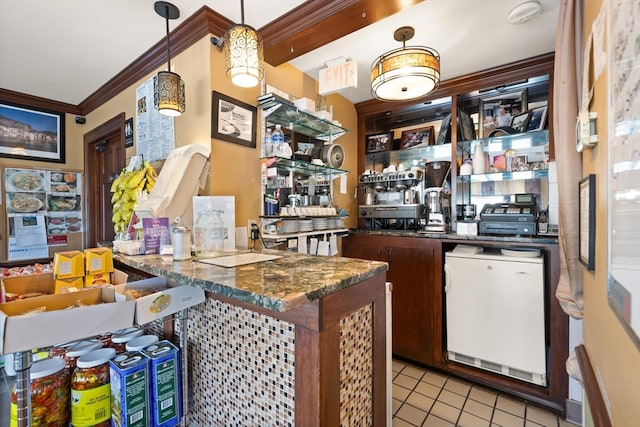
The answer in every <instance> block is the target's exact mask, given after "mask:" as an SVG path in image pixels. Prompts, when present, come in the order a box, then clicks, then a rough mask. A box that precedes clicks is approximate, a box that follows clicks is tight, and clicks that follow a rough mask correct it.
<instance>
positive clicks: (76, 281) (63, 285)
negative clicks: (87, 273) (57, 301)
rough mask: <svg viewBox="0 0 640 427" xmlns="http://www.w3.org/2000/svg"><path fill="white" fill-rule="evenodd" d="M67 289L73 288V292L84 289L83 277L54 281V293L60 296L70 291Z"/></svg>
mask: <svg viewBox="0 0 640 427" xmlns="http://www.w3.org/2000/svg"><path fill="white" fill-rule="evenodd" d="M69 288H75V289H73V290H79V289H82V288H84V277H70V278H68V279H56V282H55V285H54V293H56V294H60V293H62V292H66V291H68V290H70V289H69Z"/></svg>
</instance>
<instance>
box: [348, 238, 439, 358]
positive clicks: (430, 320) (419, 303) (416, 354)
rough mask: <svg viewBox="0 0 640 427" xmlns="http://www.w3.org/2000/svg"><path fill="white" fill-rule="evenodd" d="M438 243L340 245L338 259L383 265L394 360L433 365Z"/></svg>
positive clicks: (380, 240)
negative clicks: (389, 292)
mask: <svg viewBox="0 0 640 427" xmlns="http://www.w3.org/2000/svg"><path fill="white" fill-rule="evenodd" d="M439 246H440V245H439V242H438V241H433V240H430V239H423V238H416V237H394V236H382V235H364V234H352V235H349V236H348V237H346V238H344V239H343V246H342V251H343V255H344V256H347V257H351V258H362V259H369V260H375V261H385V262H387V263H388V264H389V271H388V272H387V280H388V281H389V282H391V283H392V284H393V292H392V322H393V323H392V351H393V354H394V355H395V356H398V357H401V358H406V359H409V360H412V361H416V362H420V363H424V364H426V365H433V364H434V354H435V352H436V351H439V349H440V345H438V342H439V341H438V340H439V339H440V337H441V335H440V333H439V332H438V333H436V330H438V331H439V330H441V323H440V321H436V319H439V318H440V317H439V315H440V313H441V312H440V308H439V307H440V304H439V303H436V301H435V300H434V294H435V293H436V292H437V291H439V289H438V288H439V286H440V283H442V273H441V271H442V268H441V263H440V260H441V254H440V250H439Z"/></svg>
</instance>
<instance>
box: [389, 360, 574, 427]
mask: <svg viewBox="0 0 640 427" xmlns="http://www.w3.org/2000/svg"><path fill="white" fill-rule="evenodd" d="M392 370H393V385H392V387H393V392H392V394H393V427H409V426H421V427H454V426H459V427H490V426H491V427H493V426H500V427H515V426H517V427H541V426H544V427H576V424H573V423H570V422H568V421H565V420H563V419H561V418H559V417H558V416H557V415H556V414H555V413H553V412H550V411H547V410H545V409H542V408H540V407H539V406H534V405H532V404H529V403H526V402H523V401H521V400H518V399H517V398H515V397H512V396H510V395H508V394H504V393H501V392H498V391H495V390H492V389H489V388H486V387H482V386H479V385H476V384H473V383H470V382H466V381H462V380H460V379H457V378H454V377H449V376H446V375H444V374H441V373H439V372H435V371H430V370H427V369H424V368H421V367H418V366H414V365H411V364H408V363H405V362H402V361H399V360H395V359H394V360H393V365H392Z"/></svg>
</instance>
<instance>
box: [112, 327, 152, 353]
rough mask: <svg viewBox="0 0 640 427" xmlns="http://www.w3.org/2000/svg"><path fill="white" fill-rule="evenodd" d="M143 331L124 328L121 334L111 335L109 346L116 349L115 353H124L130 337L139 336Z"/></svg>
mask: <svg viewBox="0 0 640 427" xmlns="http://www.w3.org/2000/svg"><path fill="white" fill-rule="evenodd" d="M143 333H144V331H143V330H142V329H134V330H126V331H125V332H123V333H122V334H118V335H114V336H112V337H111V346H112V348H115V349H116V353H118V354H120V353H124V352H125V351H127V348H126V346H127V343H128V342H129V341H131V340H132V339H134V338H137V337H139V336H140V335H142V334H143Z"/></svg>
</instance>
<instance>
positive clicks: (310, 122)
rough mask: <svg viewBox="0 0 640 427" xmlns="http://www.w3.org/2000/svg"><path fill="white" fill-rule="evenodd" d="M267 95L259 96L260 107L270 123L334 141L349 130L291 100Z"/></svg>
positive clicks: (319, 138)
mask: <svg viewBox="0 0 640 427" xmlns="http://www.w3.org/2000/svg"><path fill="white" fill-rule="evenodd" d="M265 97H266V98H264V97H260V98H258V100H259V101H260V100H261V99H262V101H261V102H260V103H259V104H258V108H261V109H262V110H263V114H264V117H265V118H266V119H267V121H268V122H269V123H272V124H274V125H280V126H282V127H283V128H287V129H290V130H292V131H294V132H298V133H301V134H303V135H306V136H310V137H312V138H315V139H318V140H321V141H333V140H335V139H337V138H339V137H341V136H342V135H344V134H345V133H347V132H348V130H347V129H345V128H343V127H341V126H338V125H336V124H335V123H332V122H330V121H327V120H324V119H321V118H320V117H316V116H314V115H313V114H310V113H306V112H304V111H301V110H298V108H296V107H295V106H294V105H292V104H291V103H290V102H289V101H287V100H285V99H283V98H280V97H278V96H276V95H272V96H270V97H269V96H265Z"/></svg>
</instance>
